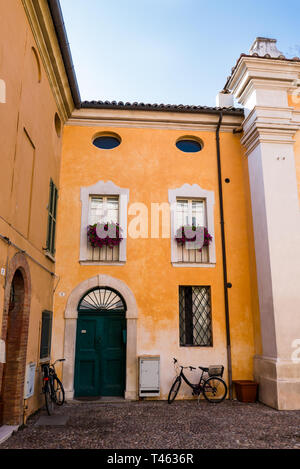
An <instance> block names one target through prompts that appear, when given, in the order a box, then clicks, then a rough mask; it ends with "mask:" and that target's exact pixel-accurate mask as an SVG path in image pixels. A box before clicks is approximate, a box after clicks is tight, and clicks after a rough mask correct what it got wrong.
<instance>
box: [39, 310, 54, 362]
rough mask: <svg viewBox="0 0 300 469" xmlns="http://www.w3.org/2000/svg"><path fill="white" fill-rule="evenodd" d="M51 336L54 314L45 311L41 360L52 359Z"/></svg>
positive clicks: (43, 314) (43, 315)
mask: <svg viewBox="0 0 300 469" xmlns="http://www.w3.org/2000/svg"><path fill="white" fill-rule="evenodd" d="M51 336H52V312H51V311H43V313H42V330H41V348H40V358H48V357H50V350H51Z"/></svg>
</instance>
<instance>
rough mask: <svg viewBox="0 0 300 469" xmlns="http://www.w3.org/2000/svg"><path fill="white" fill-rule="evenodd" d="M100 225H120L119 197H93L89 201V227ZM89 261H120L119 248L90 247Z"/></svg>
mask: <svg viewBox="0 0 300 469" xmlns="http://www.w3.org/2000/svg"><path fill="white" fill-rule="evenodd" d="M98 223H101V224H102V223H103V224H106V223H114V224H119V196H104V195H92V196H90V200H89V226H91V225H97V224H98ZM87 260H91V261H100V262H101V261H103V262H105V261H109V262H115V261H118V260H119V246H114V247H112V248H111V247H108V246H102V247H101V248H100V247H93V246H92V245H91V244H90V243H89V246H88V257H87Z"/></svg>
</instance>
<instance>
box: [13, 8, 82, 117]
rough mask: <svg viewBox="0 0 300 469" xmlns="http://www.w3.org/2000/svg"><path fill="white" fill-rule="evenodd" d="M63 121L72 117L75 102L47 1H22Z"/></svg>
mask: <svg viewBox="0 0 300 469" xmlns="http://www.w3.org/2000/svg"><path fill="white" fill-rule="evenodd" d="M22 3H23V6H24V9H25V12H26V15H27V18H28V22H29V24H30V27H31V30H32V33H33V36H34V39H35V42H36V45H37V48H38V51H39V54H40V57H41V60H42V63H43V65H44V69H45V72H46V75H47V78H48V81H49V84H50V86H51V90H52V93H53V96H54V99H55V101H56V104H57V108H58V111H59V114H60V117H61V119H62V121H63V122H64V123H65V122H66V120H67V119H68V118H69V117H70V116H71V114H72V111H73V109H74V102H73V98H72V94H71V90H70V86H69V81H68V77H67V74H66V70H65V66H64V62H63V58H62V55H61V51H60V46H59V43H58V40H57V36H56V32H55V28H54V25H53V21H52V17H51V13H50V10H49V7H48V4H47V1H46V0H22Z"/></svg>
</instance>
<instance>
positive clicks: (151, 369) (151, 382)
mask: <svg viewBox="0 0 300 469" xmlns="http://www.w3.org/2000/svg"><path fill="white" fill-rule="evenodd" d="M159 368H160V357H159V356H143V357H139V396H140V397H157V396H159V395H160V372H159Z"/></svg>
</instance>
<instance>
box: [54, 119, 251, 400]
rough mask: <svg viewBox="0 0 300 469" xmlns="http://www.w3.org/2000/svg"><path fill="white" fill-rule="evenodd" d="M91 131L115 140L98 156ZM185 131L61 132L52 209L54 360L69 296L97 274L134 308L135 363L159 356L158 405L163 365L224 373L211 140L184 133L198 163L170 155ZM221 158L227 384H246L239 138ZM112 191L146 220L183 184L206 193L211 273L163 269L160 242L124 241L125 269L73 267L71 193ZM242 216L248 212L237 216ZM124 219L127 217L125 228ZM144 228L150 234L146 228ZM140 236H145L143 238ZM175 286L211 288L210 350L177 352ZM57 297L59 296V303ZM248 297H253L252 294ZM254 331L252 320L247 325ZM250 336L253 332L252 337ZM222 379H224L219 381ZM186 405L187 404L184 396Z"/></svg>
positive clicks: (75, 229)
mask: <svg viewBox="0 0 300 469" xmlns="http://www.w3.org/2000/svg"><path fill="white" fill-rule="evenodd" d="M101 131H113V132H116V133H118V134H119V135H120V136H121V138H122V143H121V145H120V146H119V147H117V148H115V149H113V150H99V149H97V148H96V147H95V146H93V145H92V137H93V136H94V135H95V134H96V133H97V132H101ZM186 133H187V131H181V130H175V129H155V128H151V129H150V128H134V126H131V127H130V128H128V127H122V128H117V127H114V128H108V127H103V128H102V127H101V126H97V127H96V126H95V127H93V126H79V125H76V126H66V127H65V129H64V136H63V152H62V168H61V178H60V200H59V210H58V236H57V274H58V275H59V278H60V281H59V286H58V289H57V291H56V294H55V334H54V341H55V347H54V348H55V351H56V354H57V357H59V356H61V355H62V354H63V344H64V310H65V307H66V301H67V299H68V297H69V295H70V293H71V292H72V290H73V289H74V288H75V287H76V286H77V285H78V284H80V283H81V282H82V281H84V280H86V279H88V278H91V277H94V276H95V275H97V274H108V275H110V276H112V277H116V278H118V279H121V280H123V281H124V282H125V283H126V284H127V285H128V286H129V288H130V289H131V290H132V292H133V294H134V296H135V298H136V301H137V305H138V314H139V316H138V336H137V355H143V354H146V355H156V354H158V355H160V357H161V380H162V381H161V387H162V397H166V395H167V393H168V390H169V386H170V382H171V379H172V376H173V368H172V357H174V356H175V357H177V358H178V359H179V361H180V362H182V363H183V364H186V365H194V366H195V365H201V364H202V365H209V364H214V363H223V364H224V365H225V366H226V335H225V312H224V292H223V271H222V252H221V233H220V214H219V198H218V179H217V177H218V176H217V157H216V144H215V132H214V130H213V129H212V131H211V132H208V131H203V132H199V131H198V132H194V131H193V132H192V133H191V132H190V131H189V132H188V134H189V135H191V134H192V135H194V136H197V137H199V138H201V139H202V140H203V142H204V148H203V150H202V151H201V153H199V154H192V155H188V154H185V153H182V152H181V151H179V150H178V149H177V148H176V146H175V141H176V140H177V139H178V138H179V137H180V136H182V135H185V134H186ZM221 158H222V170H223V179H225V178H226V177H228V178H230V181H231V182H230V183H229V184H224V186H223V189H224V212H225V229H226V240H227V265H228V281H229V282H231V283H232V285H233V286H232V288H231V289H230V290H229V308H230V328H231V342H232V364H233V379H252V361H253V355H254V353H255V351H258V350H259V347H260V343H259V338H256V339H255V340H254V332H256V334H259V331H258V330H257V327H256V328H254V327H253V315H254V316H255V315H256V316H257V310H258V308H257V303H256V301H257V293H256V283H255V282H254V284H253V280H255V279H254V275H255V272H254V271H253V269H252V271H250V265H249V254H250V255H251V256H252V261H253V258H254V256H253V248H252V247H250V246H249V243H252V238H251V236H252V235H251V229H252V227H251V225H250V224H249V220H248V217H249V195H248V194H247V191H248V190H249V188H248V184H247V180H246V181H245V173H246V176H247V169H245V168H246V167H245V160H244V156H243V152H242V149H241V145H240V135H233V134H232V133H229V132H222V133H221ZM100 180H101V181H112V182H113V183H115V184H116V185H118V186H120V187H122V188H128V189H129V191H130V192H129V206H130V205H131V204H133V203H136V202H138V203H143V204H145V205H146V206H147V207H148V210H149V213H150V210H151V209H150V207H151V203H153V202H158V203H163V202H165V203H168V189H175V188H179V187H181V186H182V185H183V184H184V183H188V184H198V185H199V186H201V188H203V189H206V190H210V191H214V195H215V206H214V224H215V240H216V258H217V262H216V266H215V267H211V268H202V267H200V268H185V267H184V268H176V267H173V266H172V264H171V241H170V239H161V238H160V239H151V238H147V239H142V238H139V239H131V238H130V237H129V238H128V239H127V262H126V264H125V265H122V266H111V265H110V266H107V265H106V266H105V265H100V266H99V265H95V266H94V265H80V264H79V246H80V223H81V202H80V188H81V187H85V186H91V185H93V184H95V183H97V182H98V181H100ZM247 210H248V211H247ZM133 218H134V216H130V215H129V216H128V224H129V225H130V222H131V220H132V219H133ZM149 226H150V224H149ZM149 233H150V228H149ZM179 285H211V293H212V320H213V347H209V348H206V347H192V348H190V347H180V346H179V307H178V286H179ZM60 292H62V293H63V294H65V296H60ZM253 293H254V294H253ZM255 321H256V322H257V317H256V320H255ZM254 329H255V330H254ZM225 376H226V373H225ZM188 395H189V394H188Z"/></svg>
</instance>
